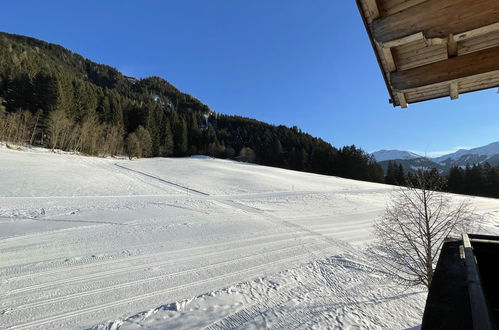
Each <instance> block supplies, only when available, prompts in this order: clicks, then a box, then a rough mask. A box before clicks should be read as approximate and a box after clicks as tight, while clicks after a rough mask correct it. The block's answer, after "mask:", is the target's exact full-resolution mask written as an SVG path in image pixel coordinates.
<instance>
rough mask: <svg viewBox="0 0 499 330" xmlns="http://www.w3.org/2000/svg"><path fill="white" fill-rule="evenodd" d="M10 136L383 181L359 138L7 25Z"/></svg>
mask: <svg viewBox="0 0 499 330" xmlns="http://www.w3.org/2000/svg"><path fill="white" fill-rule="evenodd" d="M0 139H2V140H4V141H10V142H13V143H25V144H34V145H41V146H45V147H49V148H52V149H62V150H70V151H77V152H81V153H85V154H90V155H121V154H126V155H128V156H129V157H154V156H163V157H183V156H189V155H196V154H202V155H209V156H214V157H219V158H231V159H237V160H240V161H247V162H255V163H258V164H263V165H269V166H278V167H282V168H288V169H294V170H299V171H309V172H314V173H320V174H327V175H338V176H343V177H347V178H354V179H359V180H368V181H375V182H383V180H384V177H383V170H382V168H381V167H380V166H379V165H378V164H377V163H376V162H375V161H374V160H373V159H372V158H371V156H370V155H368V154H367V153H365V152H364V151H362V150H361V149H359V148H356V147H355V146H349V147H344V148H340V149H337V148H334V147H333V146H332V145H331V144H329V143H327V142H325V141H323V140H321V139H319V138H315V137H312V136H311V135H309V134H306V133H304V132H302V131H301V130H300V129H298V128H297V127H293V128H288V127H285V126H274V125H269V124H266V123H263V122H260V121H257V120H253V119H249V118H243V117H238V116H228V115H220V114H217V113H214V112H212V111H211V109H210V108H209V107H208V106H206V105H205V104H203V103H201V102H200V101H199V100H197V99H196V98H194V97H193V96H191V95H188V94H185V93H182V92H180V91H179V90H178V89H177V88H175V87H174V86H173V85H171V84H169V83H168V82H167V81H165V80H164V79H161V78H159V77H149V78H145V79H135V78H132V77H126V76H124V75H123V74H121V73H120V72H118V71H117V70H116V69H114V68H112V67H109V66H106V65H100V64H96V63H94V62H91V61H89V60H88V59H85V58H83V57H81V56H80V55H77V54H74V53H72V52H71V51H69V50H67V49H65V48H63V47H61V46H58V45H54V44H49V43H46V42H43V41H40V40H36V39H33V38H29V37H24V36H18V35H12V34H6V33H0Z"/></svg>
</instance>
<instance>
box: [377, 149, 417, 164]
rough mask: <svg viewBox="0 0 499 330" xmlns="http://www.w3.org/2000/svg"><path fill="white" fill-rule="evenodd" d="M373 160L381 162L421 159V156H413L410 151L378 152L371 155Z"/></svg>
mask: <svg viewBox="0 0 499 330" xmlns="http://www.w3.org/2000/svg"><path fill="white" fill-rule="evenodd" d="M372 155H373V157H374V159H376V161H377V162H382V161H385V160H393V159H415V158H422V156H420V155H418V154H415V153H413V152H410V151H402V150H380V151H376V152H373V153H372Z"/></svg>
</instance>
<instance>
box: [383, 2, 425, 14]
mask: <svg viewBox="0 0 499 330" xmlns="http://www.w3.org/2000/svg"><path fill="white" fill-rule="evenodd" d="M425 1H427V0H385V1H383V10H382V13H383V16H389V15H393V14H395V13H398V12H399V11H402V10H404V9H407V8H409V7H412V6H415V5H419V4H420V3H423V2H425Z"/></svg>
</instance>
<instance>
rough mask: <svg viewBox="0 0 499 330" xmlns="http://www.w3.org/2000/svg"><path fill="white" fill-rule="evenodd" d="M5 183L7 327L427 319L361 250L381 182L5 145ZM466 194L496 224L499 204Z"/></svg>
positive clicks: (0, 307) (401, 323) (2, 222)
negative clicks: (23, 148) (8, 146)
mask: <svg viewBox="0 0 499 330" xmlns="http://www.w3.org/2000/svg"><path fill="white" fill-rule="evenodd" d="M0 180H1V181H0V182H1V184H0V228H1V230H0V328H2V329H5V328H7V329H28V328H33V329H35V328H36V329H57V328H64V329H68V328H77V329H78V328H80V329H85V328H95V329H118V328H123V329H137V328H143V327H145V328H157V329H164V328H168V329H177V328H178V329H197V328H208V329H233V328H241V329H252V328H255V329H256V328H270V329H295V328H300V329H309V328H315V329H325V328H327V329H405V328H411V329H412V328H418V326H419V325H420V323H421V317H422V311H423V308H424V302H425V298H426V294H425V292H424V290H422V289H419V290H405V291H404V290H401V289H400V288H398V287H397V286H395V285H394V283H393V282H391V281H390V280H389V279H387V277H386V276H385V274H383V273H382V272H380V271H379V270H377V269H376V265H375V264H373V262H372V261H371V259H370V258H369V256H368V253H367V247H368V244H369V243H370V241H371V240H372V236H371V235H372V227H371V224H372V222H373V220H374V219H375V218H376V217H378V216H380V215H381V214H382V212H383V209H384V207H385V202H386V198H387V197H388V195H389V193H390V191H391V190H392V189H393V188H392V187H390V186H386V185H380V184H373V183H367V182H359V181H353V180H346V179H341V178H335V177H327V176H321V175H315V174H307V173H301V172H293V171H287V170H283V169H276V168H270V167H264V166H257V165H251V164H243V163H237V162H233V161H226V160H218V159H211V158H202V157H201V158H185V159H163V158H156V159H141V160H132V161H130V160H126V159H109V158H108V159H102V158H93V157H85V156H78V155H70V154H64V153H61V154H56V153H52V152H49V151H47V150H42V149H25V150H23V151H17V150H10V149H7V148H5V147H4V146H3V147H0ZM454 198H456V199H459V198H462V197H458V196H455V197H454ZM471 200H472V202H473V203H474V204H475V206H476V210H477V213H479V214H480V215H481V221H482V222H483V227H482V228H483V231H484V232H492V233H497V232H498V230H497V229H498V226H499V202H498V201H497V200H493V199H485V198H471Z"/></svg>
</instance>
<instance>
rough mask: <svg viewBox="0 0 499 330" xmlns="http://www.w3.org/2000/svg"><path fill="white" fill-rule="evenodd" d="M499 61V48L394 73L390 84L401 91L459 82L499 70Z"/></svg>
mask: <svg viewBox="0 0 499 330" xmlns="http://www.w3.org/2000/svg"><path fill="white" fill-rule="evenodd" d="M498 2H499V1H498ZM498 59H499V46H498V47H494V48H490V49H485V50H482V51H479V52H475V53H471V54H467V55H463V56H457V57H453V58H450V59H447V60H443V61H439V62H435V63H431V64H427V65H424V66H420V67H416V68H412V69H409V70H405V71H397V72H393V73H392V74H391V75H390V82H391V85H392V87H393V88H394V89H395V90H398V91H401V90H406V89H412V88H418V87H422V86H426V85H432V84H438V83H441V82H446V81H452V80H457V79H460V78H465V77H470V76H474V75H479V74H482V73H487V72H492V71H496V70H499V61H498Z"/></svg>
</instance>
